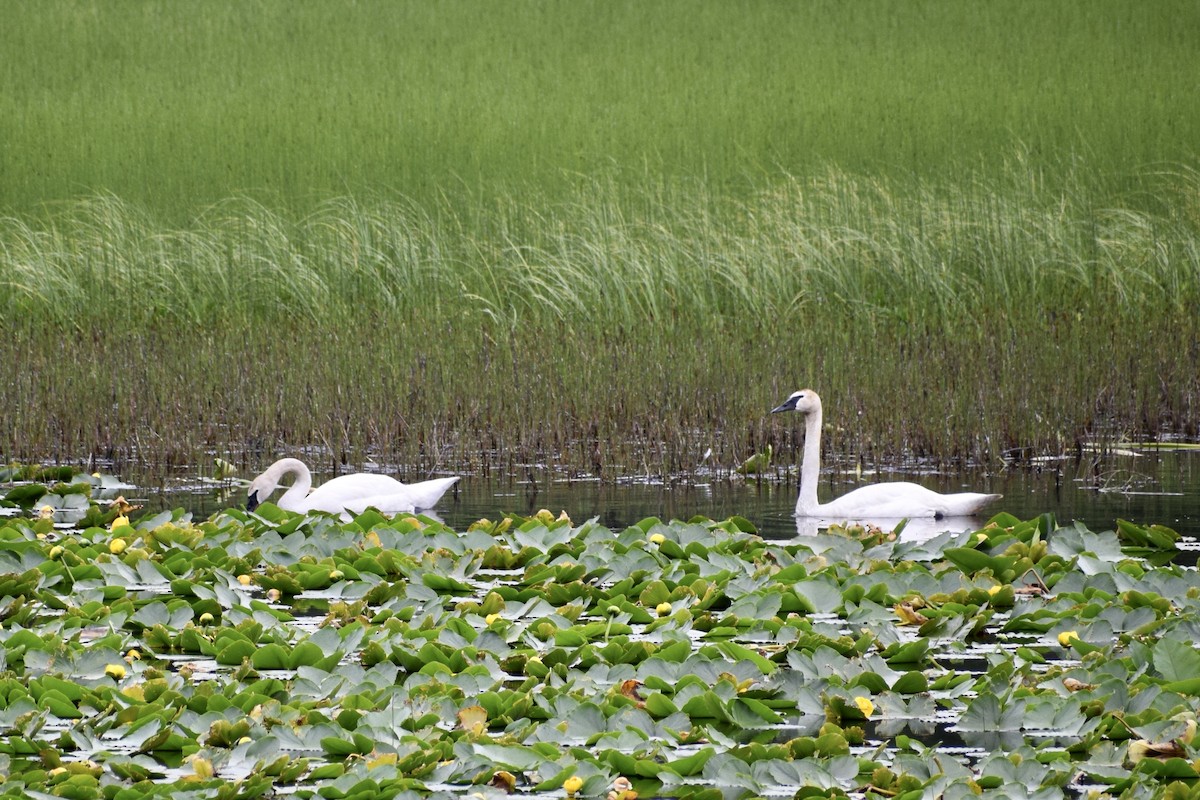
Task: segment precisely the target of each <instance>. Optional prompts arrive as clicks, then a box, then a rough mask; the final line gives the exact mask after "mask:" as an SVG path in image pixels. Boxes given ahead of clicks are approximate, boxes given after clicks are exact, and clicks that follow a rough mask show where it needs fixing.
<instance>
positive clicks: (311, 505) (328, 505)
mask: <svg viewBox="0 0 1200 800" xmlns="http://www.w3.org/2000/svg"><path fill="white" fill-rule="evenodd" d="M285 475H294V476H295V478H294V479H293V481H292V485H291V486H288V487H287V491H286V492H284V493H283V496H282V497H280V498H279V500H278V502H277V503H276V505H278V506H279V507H280V508H282V509H284V510H286V511H299V512H308V511H328V512H330V513H334V514H339V513H350V514H358V513H360V512H362V511H365V510H366V509H368V508H374V509H377V510H379V511H381V512H383V513H384V514H400V513H404V512H413V511H417V510H419V509H424V508H433V506H434V505H436V504H437V501H438V500H440V499H441V497H442V495H443V494H445V493H446V490H447V489H449V488H450V487H451V486H453V485H454V482H455V481H457V480H458V477H457V476H455V477H453V478H435V479H434V480H431V481H421V482H420V483H401V482H400V481H398V480H396V479H395V478H390V477H388V476H387V475H374V474H372V473H369V472H359V473H356V474H354V475H342V476H340V477H337V478H334V479H333V480H330V481H326V482H325V483H323V484H321V485H320V486H318V487H317V488H316V489H313V488H312V473H311V472H309V470H308V466H307V465H305V463H304V462H303V461H301V460H299V459H297V458H281V459H280V460H278V461H276V462H275V463H274V464H272V465H271V466H269V467H267V469H266V471H265V472H263V473H262V474H261V475H259V476H258V477H257V478H255V479H254V480H253V481H251V482H250V489H249V492H248V494H247V499H246V508H247V509H249V510H251V511H253V510H254V509H255V507H257V506H258V504H259V503H262V502H264V501H265V500H266V499H267V498H268V497H270V496H271V495H272V494H273V493H274V492H275V490H276V489H278V488H280V487H281V486H283V484H281V483H280V480H282V479H283V477H284V476H285ZM310 490H311V491H310Z"/></svg>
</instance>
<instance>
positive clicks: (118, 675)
mask: <svg viewBox="0 0 1200 800" xmlns="http://www.w3.org/2000/svg"><path fill="white" fill-rule="evenodd" d="M104 674H105V675H107V676H108V677H110V678H112V679H113V680H115V681H119V680H121V679H122V678H124V677H125V665H124V664H109V665H108V666H107V667H105V668H104Z"/></svg>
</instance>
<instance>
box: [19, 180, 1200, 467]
mask: <svg viewBox="0 0 1200 800" xmlns="http://www.w3.org/2000/svg"><path fill="white" fill-rule="evenodd" d="M1019 169H1020V167H1019V165H1018V163H1017V162H1014V165H1013V167H1012V171H1010V173H1008V174H1006V175H1004V176H1002V180H1000V181H996V182H993V183H988V182H987V181H986V179H985V178H984V177H983V176H976V177H975V178H974V179H973V180H971V181H968V182H965V183H963V184H956V185H941V186H933V185H926V184H919V183H918V184H911V183H898V182H888V181H884V180H881V179H878V178H868V177H861V176H851V175H846V174H842V173H838V172H836V171H829V172H827V173H826V174H824V175H822V176H820V177H815V178H807V179H801V178H788V179H786V180H781V181H778V182H776V183H775V184H774V185H773V186H772V187H771V188H770V189H769V190H764V191H763V192H761V193H759V194H758V195H756V196H755V197H753V198H752V199H750V200H745V201H734V200H731V199H729V198H724V197H713V196H711V195H710V194H708V193H707V191H706V189H705V188H704V186H703V185H702V184H689V185H687V186H680V187H675V188H674V189H673V190H672V192H671V195H670V197H669V198H667V197H663V196H662V195H660V194H655V193H653V192H650V191H647V192H645V193H643V194H642V195H641V196H638V197H637V198H636V200H635V201H633V202H630V201H628V200H627V198H628V196H629V190H628V188H627V187H618V186H614V185H612V184H609V183H602V182H597V183H595V184H593V185H591V186H590V187H589V188H588V189H587V190H585V191H581V192H580V194H579V196H578V197H577V198H575V199H574V200H573V201H571V202H567V203H562V204H557V205H556V204H544V203H541V202H538V201H537V200H531V201H529V202H528V204H523V203H522V202H521V201H520V200H519V199H518V198H511V202H505V203H498V204H497V205H496V206H494V207H493V208H491V209H489V210H487V211H486V212H485V211H482V210H481V211H480V213H479V214H478V215H477V216H476V217H475V218H474V219H473V220H471V221H470V222H471V226H470V227H468V225H467V222H468V221H467V220H465V219H463V218H460V217H456V216H455V215H454V213H453V210H452V209H450V208H448V207H442V208H437V209H422V208H419V207H417V206H416V205H415V204H413V203H411V202H408V201H405V200H389V199H387V198H382V197H381V198H376V199H374V200H373V201H371V202H366V201H359V200H355V199H352V198H342V199H340V200H337V201H331V202H329V203H328V204H326V205H324V206H322V207H321V208H320V209H318V210H317V211H314V212H313V213H312V214H309V215H306V216H303V217H299V218H289V217H287V216H285V215H283V214H281V213H279V212H277V211H275V210H273V209H270V208H266V207H264V206H261V205H258V204H255V203H252V202H250V201H244V200H239V201H230V202H229V203H225V204H221V205H219V206H217V207H214V208H213V209H211V210H210V211H209V212H207V213H206V214H204V215H202V216H201V217H200V218H199V220H198V222H197V223H196V224H195V225H193V226H191V227H189V228H186V229H171V228H168V227H164V226H162V225H161V224H157V223H155V222H154V221H153V220H152V219H151V218H150V217H149V216H148V215H146V214H144V213H142V212H140V211H139V209H137V208H136V207H134V206H131V205H130V204H127V203H124V202H122V201H120V200H118V199H117V198H114V197H111V196H96V197H92V198H88V199H86V200H82V201H80V202H78V203H76V204H73V205H70V206H68V207H66V208H65V209H64V210H63V211H61V212H60V213H58V214H57V215H55V216H54V217H52V218H49V219H47V220H44V221H41V222H39V223H36V224H35V223H31V222H29V221H26V220H21V219H17V218H14V217H9V218H7V219H4V220H2V221H0V244H2V249H3V254H2V256H0V257H2V258H3V262H4V263H3V269H4V272H5V274H6V275H8V276H9V282H8V283H9V291H7V292H6V293H5V295H4V297H3V299H2V300H0V313H2V314H3V318H4V320H5V327H6V335H5V337H4V342H3V344H2V345H0V351H2V352H0V354H2V356H3V357H4V358H5V360H6V361H7V363H10V364H21V365H22V367H21V368H19V369H17V370H16V371H15V373H14V374H12V375H11V376H10V379H9V380H7V381H5V382H4V384H3V386H2V387H0V407H2V408H3V409H5V411H3V412H0V435H2V436H3V440H4V441H7V442H11V443H12V445H11V446H12V451H11V452H10V453H7V454H6V456H7V457H9V458H15V459H19V460H20V459H33V458H50V459H54V460H59V459H63V460H67V461H71V460H73V459H77V458H80V457H82V456H86V455H88V454H91V455H92V456H93V457H99V458H101V459H105V460H108V459H112V460H115V461H117V462H121V461H122V460H127V459H132V460H135V461H141V462H143V463H151V464H164V465H170V464H179V463H184V462H185V461H186V460H187V459H192V460H193V462H194V461H195V460H196V458H197V454H200V453H204V452H216V453H217V454H220V455H223V456H224V455H229V454H233V455H235V456H236V455H239V454H240V455H242V457H245V458H249V459H250V460H251V461H254V460H256V459H258V458H259V457H260V456H261V457H270V456H273V455H275V454H277V453H280V452H283V450H284V449H286V448H287V447H288V446H292V447H295V446H304V445H315V446H318V447H320V448H322V449H323V451H324V452H325V453H327V454H328V455H329V457H330V459H331V461H335V462H341V463H355V462H358V461H361V460H362V459H363V458H365V457H366V456H367V455H368V454H375V455H377V456H378V457H381V458H384V459H386V460H388V461H391V462H396V463H400V464H404V465H410V466H412V467H414V468H416V469H418V470H431V469H438V468H442V469H454V470H464V469H465V470H468V471H479V472H482V473H484V474H490V473H491V471H492V470H493V469H496V470H499V471H500V472H501V473H512V472H514V471H517V470H520V469H522V468H524V467H523V465H530V464H540V465H545V466H547V467H550V468H563V469H566V470H568V471H572V470H576V471H577V470H583V471H592V472H596V473H599V474H601V475H606V476H610V477H611V476H615V475H619V474H622V470H625V469H630V468H633V469H637V470H642V469H643V468H645V469H647V470H648V471H650V472H652V473H656V474H677V473H680V472H687V471H688V470H689V469H690V468H691V467H693V466H694V465H697V464H699V463H700V461H701V460H702V457H703V454H704V453H705V451H706V450H707V449H708V448H709V447H712V448H713V449H714V460H715V463H717V464H728V465H733V464H740V463H741V461H742V459H744V458H745V457H746V456H748V455H749V454H751V453H753V452H756V450H757V448H761V447H762V446H764V445H765V444H767V443H771V444H772V445H773V446H774V447H775V449H776V452H777V453H779V454H780V456H781V457H782V458H783V459H785V460H786V459H788V458H791V456H792V454H794V453H795V452H796V448H797V447H798V446H799V444H800V442H799V430H798V429H796V428H795V427H794V426H790V425H787V424H780V423H777V422H774V421H769V420H768V418H767V416H768V415H767V413H766V412H767V411H768V410H769V409H770V408H771V407H772V406H773V404H774V403H776V402H778V400H779V399H780V398H781V397H784V396H786V395H787V394H788V393H790V392H791V391H793V390H794V389H795V388H797V387H800V386H809V385H819V386H820V387H821V389H820V390H821V391H822V393H823V394H826V395H828V396H830V397H831V398H836V399H834V400H831V402H830V408H831V419H830V420H829V422H830V427H831V431H830V437H831V441H830V447H831V448H833V449H834V451H835V452H844V451H846V450H849V451H852V452H855V453H859V454H861V456H862V457H863V458H864V459H867V460H868V461H870V460H872V459H874V460H879V459H884V460H886V459H888V458H897V457H900V458H905V457H906V458H925V459H932V460H935V461H938V462H941V463H959V464H963V463H967V462H971V463H977V464H983V465H987V464H989V463H996V462H997V460H998V459H1000V458H1001V457H1002V456H1004V455H1006V454H1008V455H1011V454H1012V451H1014V450H1016V449H1020V450H1021V451H1022V452H1023V453H1026V454H1046V453H1053V454H1059V453H1063V452H1070V451H1072V450H1077V449H1078V448H1079V447H1080V446H1081V444H1083V443H1084V442H1087V441H1091V440H1094V439H1099V440H1102V441H1106V440H1112V439H1115V438H1118V437H1121V436H1134V437H1137V438H1151V439H1153V438H1155V437H1160V436H1164V435H1168V436H1170V435H1173V436H1181V437H1184V438H1188V439H1194V438H1195V436H1196V433H1197V425H1198V423H1200V407H1197V405H1196V397H1197V396H1200V378H1198V375H1200V345H1198V342H1200V320H1198V319H1197V315H1196V314H1195V313H1194V310H1195V309H1196V308H1197V307H1200V280H1198V278H1197V276H1198V275H1200V214H1197V213H1195V212H1196V209H1195V208H1189V204H1193V205H1194V204H1195V202H1196V198H1197V197H1200V176H1198V175H1197V174H1195V173H1192V172H1189V171H1186V170H1181V171H1178V172H1175V173H1174V174H1173V175H1171V176H1169V178H1163V180H1162V182H1161V188H1160V193H1159V195H1158V197H1159V198H1160V199H1161V200H1162V203H1163V206H1164V209H1166V210H1164V211H1161V212H1157V213H1155V212H1151V211H1136V210H1134V209H1132V208H1128V207H1125V208H1119V207H1115V208H1114V207H1096V206H1095V205H1094V204H1093V203H1092V202H1091V198H1089V197H1088V196H1087V194H1086V192H1085V191H1084V189H1083V188H1081V189H1080V190H1079V191H1078V192H1075V193H1049V192H1043V191H1040V190H1039V189H1038V185H1037V181H1036V180H1035V178H1036V176H1035V175H1030V174H1027V173H1021V172H1019V171H1018V170H1019ZM631 206H635V207H636V212H635V211H634V209H633V208H631Z"/></svg>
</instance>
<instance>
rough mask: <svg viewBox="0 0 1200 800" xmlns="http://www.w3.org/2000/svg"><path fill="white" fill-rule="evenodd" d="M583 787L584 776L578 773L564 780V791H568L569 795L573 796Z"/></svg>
mask: <svg viewBox="0 0 1200 800" xmlns="http://www.w3.org/2000/svg"><path fill="white" fill-rule="evenodd" d="M582 788H583V778H581V777H579V776H578V775H572V776H571V777H569V778H567V779H566V780H565V781H563V791H565V792H566V793H567V796H568V797H573V796H574V795H575V793H576V792H578V791H579V790H580V789H582Z"/></svg>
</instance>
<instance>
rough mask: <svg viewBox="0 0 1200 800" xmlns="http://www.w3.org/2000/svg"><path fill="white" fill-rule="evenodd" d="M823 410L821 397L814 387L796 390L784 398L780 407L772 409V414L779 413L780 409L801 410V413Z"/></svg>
mask: <svg viewBox="0 0 1200 800" xmlns="http://www.w3.org/2000/svg"><path fill="white" fill-rule="evenodd" d="M820 410H821V398H820V397H818V396H817V393H816V392H814V391H813V390H812V389H801V390H800V391H798V392H794V393H793V394H792V396H791V397H789V398H788V399H787V400H784V401H783V403H782V404H781V405H779V407H778V408H773V409H771V413H772V414H778V413H779V412H780V411H799V412H800V413H801V414H810V413H812V412H813V411H820Z"/></svg>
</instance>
